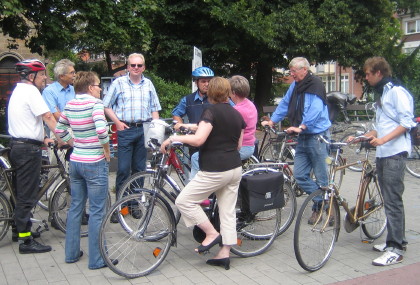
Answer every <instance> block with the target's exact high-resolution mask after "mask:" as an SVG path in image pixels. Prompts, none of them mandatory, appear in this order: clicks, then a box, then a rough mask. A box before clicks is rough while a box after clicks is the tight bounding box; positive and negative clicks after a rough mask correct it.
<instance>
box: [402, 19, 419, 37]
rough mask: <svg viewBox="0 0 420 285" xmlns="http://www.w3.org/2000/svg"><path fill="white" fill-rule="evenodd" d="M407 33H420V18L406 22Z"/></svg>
mask: <svg viewBox="0 0 420 285" xmlns="http://www.w3.org/2000/svg"><path fill="white" fill-rule="evenodd" d="M405 33H406V34H414V33H420V20H414V21H408V22H407V23H406V30H405Z"/></svg>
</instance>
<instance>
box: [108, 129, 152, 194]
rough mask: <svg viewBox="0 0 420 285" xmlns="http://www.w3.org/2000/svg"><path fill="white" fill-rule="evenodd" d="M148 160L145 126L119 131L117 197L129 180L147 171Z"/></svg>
mask: <svg viewBox="0 0 420 285" xmlns="http://www.w3.org/2000/svg"><path fill="white" fill-rule="evenodd" d="M146 158H147V151H146V147H145V146H144V131H143V126H141V127H130V128H129V129H125V130H123V131H118V170H117V178H116V183H115V184H116V185H115V188H116V192H117V197H118V193H119V190H120V188H121V186H122V185H123V183H124V182H125V180H127V178H129V177H130V176H131V175H132V174H134V173H136V172H139V171H143V170H146Z"/></svg>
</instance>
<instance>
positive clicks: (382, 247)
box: [372, 243, 407, 252]
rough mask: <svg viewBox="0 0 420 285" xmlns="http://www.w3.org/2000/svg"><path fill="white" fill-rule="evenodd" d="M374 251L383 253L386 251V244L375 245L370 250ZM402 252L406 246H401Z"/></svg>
mask: <svg viewBox="0 0 420 285" xmlns="http://www.w3.org/2000/svg"><path fill="white" fill-rule="evenodd" d="M372 249H373V250H374V251H379V252H385V251H386V243H381V244H376V245H374V246H373V248H372ZM403 250H404V251H406V250H407V245H403Z"/></svg>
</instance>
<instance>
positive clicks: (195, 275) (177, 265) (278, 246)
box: [0, 171, 420, 285]
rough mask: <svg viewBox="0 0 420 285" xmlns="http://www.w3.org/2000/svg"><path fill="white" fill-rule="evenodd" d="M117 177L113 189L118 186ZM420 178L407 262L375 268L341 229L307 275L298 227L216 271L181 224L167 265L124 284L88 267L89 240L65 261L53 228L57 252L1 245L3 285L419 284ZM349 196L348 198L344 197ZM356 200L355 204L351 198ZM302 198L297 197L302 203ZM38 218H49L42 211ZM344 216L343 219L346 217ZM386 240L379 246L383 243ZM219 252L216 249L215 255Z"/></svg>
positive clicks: (47, 238)
mask: <svg viewBox="0 0 420 285" xmlns="http://www.w3.org/2000/svg"><path fill="white" fill-rule="evenodd" d="M114 175H115V174H114V173H111V175H110V185H114V181H115V180H114V179H115V178H114V177H115V176H114ZM359 177H360V174H359V173H355V172H352V171H347V172H346V175H345V177H344V182H343V186H342V188H343V189H342V193H343V196H345V197H346V198H347V199H348V200H349V202H350V204H352V203H353V200H352V199H354V198H355V197H353V196H355V194H354V193H356V192H357V185H358V179H359ZM419 183H420V179H418V178H414V177H412V176H411V175H410V174H408V173H407V175H406V191H405V194H404V201H405V206H406V209H405V210H406V217H407V221H406V230H407V232H406V235H407V239H408V241H409V245H408V249H407V252H406V255H405V256H404V262H403V263H401V264H397V265H393V266H388V267H376V266H372V265H371V262H372V259H374V258H376V257H377V256H378V253H377V252H374V251H372V244H364V243H362V242H360V233H359V230H358V229H357V230H355V231H354V232H353V233H350V234H348V233H346V232H345V230H344V228H341V231H340V236H339V239H338V242H337V243H336V246H335V249H334V252H333V254H332V257H331V259H330V260H329V261H328V263H327V264H326V266H325V267H324V268H322V269H321V270H319V271H317V272H313V273H309V272H306V271H305V270H303V269H302V268H301V267H300V266H299V264H298V263H297V261H296V259H295V255H294V251H293V230H294V224H292V226H291V227H290V228H289V229H288V230H287V232H286V233H284V234H283V235H281V236H280V237H278V239H277V240H276V241H275V242H274V244H273V246H272V247H271V248H270V249H269V250H268V251H267V252H266V253H264V254H262V255H260V256H257V257H251V258H239V257H236V256H234V255H233V256H232V257H231V269H230V270H224V269H222V268H214V267H211V266H208V265H206V264H205V261H206V259H209V258H211V257H212V254H209V255H206V256H200V255H197V254H195V253H194V248H195V247H196V246H197V243H196V242H195V241H194V239H193V237H192V233H191V231H190V230H188V229H187V228H186V227H185V226H184V225H183V223H182V222H181V223H180V224H179V226H178V246H177V247H176V248H175V247H174V248H172V249H171V251H170V252H169V254H168V257H167V258H166V260H165V261H164V262H163V263H162V264H161V266H160V267H159V268H158V269H157V270H156V271H154V272H153V273H152V274H150V275H148V276H146V277H142V278H137V279H131V280H126V279H124V278H123V277H121V276H118V275H116V274H114V273H113V272H112V271H111V270H109V269H108V268H104V269H100V270H89V269H88V268H87V239H86V238H83V239H82V249H83V250H84V252H85V255H84V256H83V257H82V258H81V260H80V261H79V262H77V263H74V264H66V263H65V262H64V234H63V233H61V232H59V231H57V230H55V229H51V230H50V231H49V232H45V233H43V234H42V237H41V240H42V242H43V243H45V244H49V245H51V246H52V247H53V251H51V252H49V253H43V254H29V255H21V254H19V250H18V245H17V243H13V242H12V241H11V232H9V233H8V235H7V236H6V237H5V238H4V239H3V240H1V241H0V285H3V284H10V285H15V284H77V285H82V284H332V283H337V282H342V283H338V284H346V285H347V284H381V285H382V284H419V281H418V280H420V255H419V254H418V253H419V252H420V228H419V227H420V226H419V225H420V192H419V186H418V185H419ZM344 194H345V195H344ZM350 198H352V199H350ZM302 201H303V198H298V204H300V203H302ZM36 215H39V216H42V217H46V212H45V211H43V210H42V209H38V210H37V212H36ZM342 217H344V215H343V213H342ZM384 240H385V235H383V236H382V237H381V238H380V239H379V240H378V241H377V242H384ZM215 251H216V250H214V252H215Z"/></svg>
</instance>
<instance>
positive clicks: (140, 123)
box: [121, 121, 143, 127]
mask: <svg viewBox="0 0 420 285" xmlns="http://www.w3.org/2000/svg"><path fill="white" fill-rule="evenodd" d="M121 122H123V123H124V124H126V125H127V126H129V127H141V126H143V122H137V123H129V122H125V121H121Z"/></svg>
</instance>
